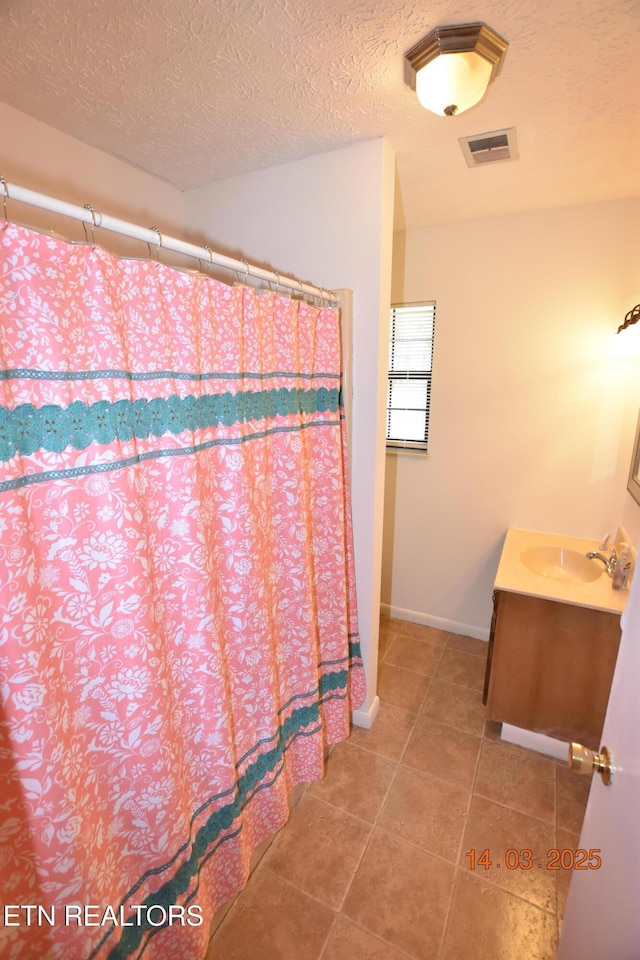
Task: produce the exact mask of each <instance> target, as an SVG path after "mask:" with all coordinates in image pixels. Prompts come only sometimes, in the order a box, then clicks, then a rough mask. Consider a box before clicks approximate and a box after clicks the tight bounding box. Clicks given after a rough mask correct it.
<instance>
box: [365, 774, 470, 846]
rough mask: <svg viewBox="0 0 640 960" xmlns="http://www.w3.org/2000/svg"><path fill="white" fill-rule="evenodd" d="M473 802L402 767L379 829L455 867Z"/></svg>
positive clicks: (464, 794)
mask: <svg viewBox="0 0 640 960" xmlns="http://www.w3.org/2000/svg"><path fill="white" fill-rule="evenodd" d="M470 800H471V797H470V794H468V793H467V792H466V791H464V790H461V789H460V788H459V787H454V786H452V785H451V784H448V783H444V782H443V781H442V780H436V779H435V778H434V777H430V776H428V775H427V774H425V773H419V772H418V771H417V770H410V769H409V768H408V767H403V766H400V767H399V769H398V772H397V774H396V776H395V779H394V781H393V783H392V784H391V789H390V790H389V793H388V794H387V799H386V800H385V802H384V806H383V808H382V812H381V814H380V817H379V819H378V823H377V826H378V828H379V829H380V830H386V831H388V832H389V833H393V834H395V835H396V836H399V837H402V838H403V839H404V840H408V841H409V842H410V843H414V844H415V845H416V846H417V847H421V848H422V849H423V850H427V851H428V852H429V853H435V854H437V855H438V856H440V857H444V859H445V860H450V861H451V862H452V863H455V862H456V860H457V858H458V850H459V848H460V841H461V839H462V834H463V832H464V828H465V823H466V815H467V811H468V809H469V802H470Z"/></svg>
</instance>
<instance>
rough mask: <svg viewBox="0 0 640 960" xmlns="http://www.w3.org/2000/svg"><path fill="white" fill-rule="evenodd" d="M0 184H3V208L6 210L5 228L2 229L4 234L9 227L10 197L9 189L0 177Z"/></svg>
mask: <svg viewBox="0 0 640 960" xmlns="http://www.w3.org/2000/svg"><path fill="white" fill-rule="evenodd" d="M0 183H1V184H2V207H3V210H4V226H3V227H2V232H3V233H4V231H5V230H6V229H7V227H8V226H9V217H8V216H7V200H9V199H10V197H9V187H8V184H7V181H6V180H5V178H4V177H0Z"/></svg>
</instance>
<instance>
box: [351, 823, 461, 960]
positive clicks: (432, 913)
mask: <svg viewBox="0 0 640 960" xmlns="http://www.w3.org/2000/svg"><path fill="white" fill-rule="evenodd" d="M454 875H455V870H454V867H453V866H452V865H451V864H448V863H445V862H444V861H443V860H440V859H438V858H437V857H433V856H431V854H428V853H425V852H424V851H422V850H418V849H417V847H414V846H411V845H410V844H407V843H404V842H403V841H402V840H399V839H398V838H397V837H392V836H391V835H390V834H388V833H381V832H379V831H377V830H376V831H374V833H373V836H372V838H371V841H370V843H369V846H368V847H367V849H366V851H365V855H364V857H363V859H362V863H361V864H360V866H359V868H358V872H357V873H356V876H355V878H354V881H353V883H352V885H351V889H350V891H349V893H348V895H347V899H346V902H345V905H344V907H343V910H342V912H343V913H344V914H345V915H346V916H348V917H350V918H351V919H352V920H355V921H356V923H359V924H360V925H361V926H364V927H366V928H367V929H368V930H370V931H371V932H372V933H375V934H377V936H379V937H382V939H383V940H386V941H388V942H389V943H391V944H392V945H393V946H395V947H398V948H399V949H401V950H405V951H406V952H407V953H408V954H409V955H410V956H411V957H415V958H419V960H436V957H437V954H438V949H439V945H440V941H441V937H442V931H443V928H444V921H445V916H446V911H447V906H448V903H449V898H450V895H451V887H452V885H453V880H454Z"/></svg>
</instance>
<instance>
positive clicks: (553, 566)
mask: <svg viewBox="0 0 640 960" xmlns="http://www.w3.org/2000/svg"><path fill="white" fill-rule="evenodd" d="M520 559H521V560H522V562H523V563H524V565H525V567H527V568H528V569H529V570H531V571H532V572H533V573H538V574H540V576H541V577H549V579H551V580H559V581H561V582H562V583H591V582H592V581H593V580H597V579H598V577H600V576H601V575H602V571H603V569H604V567H603V566H601V565H600V563H599V562H598V561H597V560H589V559H588V557H585V556H584V555H583V554H582V553H578V552H577V551H576V550H569V549H565V548H564V547H547V546H542V545H541V546H537V547H527V549H526V550H523V551H522V553H521V554H520Z"/></svg>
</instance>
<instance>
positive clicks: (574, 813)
mask: <svg viewBox="0 0 640 960" xmlns="http://www.w3.org/2000/svg"><path fill="white" fill-rule="evenodd" d="M590 789H591V777H581V776H579V775H578V774H576V773H574V772H573V771H572V770H570V769H569V767H568V766H563V765H562V764H560V763H558V764H557V765H556V791H557V793H556V825H557V826H558V827H559V828H560V829H562V830H569V831H571V832H572V833H580V831H581V830H582V821H583V820H584V812H585V810H586V808H587V800H588V799H589V790H590Z"/></svg>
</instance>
